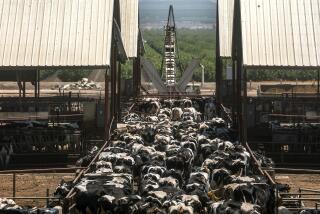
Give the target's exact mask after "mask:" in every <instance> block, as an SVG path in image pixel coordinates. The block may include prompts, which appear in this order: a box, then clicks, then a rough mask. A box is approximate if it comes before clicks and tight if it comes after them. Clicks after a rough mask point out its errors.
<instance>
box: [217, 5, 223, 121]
mask: <svg viewBox="0 0 320 214" xmlns="http://www.w3.org/2000/svg"><path fill="white" fill-rule="evenodd" d="M216 15H217V17H216V29H217V30H216V101H217V104H218V106H219V108H217V110H218V115H220V116H221V114H220V113H221V109H220V104H221V103H222V96H221V84H222V62H221V56H220V34H219V33H220V29H219V28H220V27H219V1H217V11H216Z"/></svg>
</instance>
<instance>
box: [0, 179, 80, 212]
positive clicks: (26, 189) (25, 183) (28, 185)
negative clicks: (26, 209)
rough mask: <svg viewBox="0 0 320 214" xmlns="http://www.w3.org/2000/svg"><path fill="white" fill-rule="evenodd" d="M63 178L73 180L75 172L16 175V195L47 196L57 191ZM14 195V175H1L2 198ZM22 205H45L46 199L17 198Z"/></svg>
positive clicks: (0, 192)
mask: <svg viewBox="0 0 320 214" xmlns="http://www.w3.org/2000/svg"><path fill="white" fill-rule="evenodd" d="M61 179H64V180H66V181H69V180H73V179H74V174H25V175H16V197H45V196H46V190H47V189H49V196H52V193H53V192H54V191H55V189H56V187H57V186H58V184H59V183H60V181H61ZM4 197H12V175H0V198H4ZM15 202H16V203H17V204H19V205H20V206H27V205H28V206H36V207H44V206H45V204H46V201H45V200H15Z"/></svg>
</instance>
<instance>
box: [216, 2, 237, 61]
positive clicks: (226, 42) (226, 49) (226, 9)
mask: <svg viewBox="0 0 320 214" xmlns="http://www.w3.org/2000/svg"><path fill="white" fill-rule="evenodd" d="M218 7H219V8H218V14H219V39H220V44H219V45H220V56H221V57H228V58H229V57H231V50H232V32H233V11H234V0H219V1H218Z"/></svg>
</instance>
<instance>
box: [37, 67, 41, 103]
mask: <svg viewBox="0 0 320 214" xmlns="http://www.w3.org/2000/svg"><path fill="white" fill-rule="evenodd" d="M37 81H38V98H40V70H37Z"/></svg>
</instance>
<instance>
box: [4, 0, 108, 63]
mask: <svg viewBox="0 0 320 214" xmlns="http://www.w3.org/2000/svg"><path fill="white" fill-rule="evenodd" d="M113 6H114V3H113V1H110V0H0V67H11V66H14V67H17V66H31V67H43V66H50V67H51V66H57V67H70V66H92V67H105V66H107V65H109V64H110V52H111V50H110V49H111V40H112V26H113Z"/></svg>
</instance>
